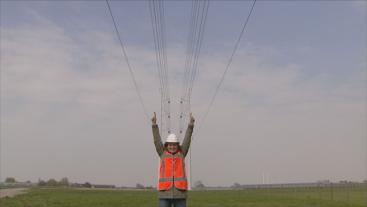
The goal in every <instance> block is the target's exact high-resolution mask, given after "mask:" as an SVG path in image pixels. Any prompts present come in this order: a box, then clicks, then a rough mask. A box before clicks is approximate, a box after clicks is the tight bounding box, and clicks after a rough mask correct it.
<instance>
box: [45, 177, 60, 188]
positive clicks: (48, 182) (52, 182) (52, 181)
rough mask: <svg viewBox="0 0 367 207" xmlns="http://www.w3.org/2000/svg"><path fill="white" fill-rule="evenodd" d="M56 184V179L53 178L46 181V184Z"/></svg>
mask: <svg viewBox="0 0 367 207" xmlns="http://www.w3.org/2000/svg"><path fill="white" fill-rule="evenodd" d="M57 184H58V183H57V181H56V180H55V179H53V178H51V179H49V180H48V181H47V186H57Z"/></svg>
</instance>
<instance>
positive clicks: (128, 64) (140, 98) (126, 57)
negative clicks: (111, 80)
mask: <svg viewBox="0 0 367 207" xmlns="http://www.w3.org/2000/svg"><path fill="white" fill-rule="evenodd" d="M106 3H107V8H108V11H109V13H110V15H111V18H112V22H113V25H114V27H115V31H116V34H117V37H118V40H119V42H120V46H121V51H122V54H123V56H124V58H125V61H126V64H127V67H128V68H129V72H130V76H131V79H132V80H133V83H134V86H135V90H136V93H137V95H138V97H139V101H140V104H141V106H142V108H143V111H144V113H145V116H146V117H147V119H148V120H149V115H148V112H147V110H146V108H145V105H144V102H143V98H142V96H141V93H140V89H139V87H138V83H137V82H136V78H135V75H134V72H133V70H132V67H131V65H130V61H129V58H128V56H127V54H126V51H125V47H124V44H123V42H122V39H121V35H120V32H119V30H118V29H117V24H116V21H115V18H114V16H113V13H112V10H111V7H110V3H109V2H108V0H106Z"/></svg>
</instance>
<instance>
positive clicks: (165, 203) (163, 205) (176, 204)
mask: <svg viewBox="0 0 367 207" xmlns="http://www.w3.org/2000/svg"><path fill="white" fill-rule="evenodd" d="M172 206H173V207H186V199H159V207H172Z"/></svg>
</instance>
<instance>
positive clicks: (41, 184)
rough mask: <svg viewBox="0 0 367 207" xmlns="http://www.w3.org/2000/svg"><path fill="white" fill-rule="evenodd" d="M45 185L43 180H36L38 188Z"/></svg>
mask: <svg viewBox="0 0 367 207" xmlns="http://www.w3.org/2000/svg"><path fill="white" fill-rule="evenodd" d="M46 185H47V183H46V182H45V181H44V180H41V179H39V180H38V186H46Z"/></svg>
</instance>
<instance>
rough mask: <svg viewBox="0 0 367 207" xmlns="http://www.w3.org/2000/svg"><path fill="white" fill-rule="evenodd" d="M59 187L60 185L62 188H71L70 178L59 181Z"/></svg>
mask: <svg viewBox="0 0 367 207" xmlns="http://www.w3.org/2000/svg"><path fill="white" fill-rule="evenodd" d="M59 185H60V186H69V180H68V178H62V179H61V180H60V181H59Z"/></svg>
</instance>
